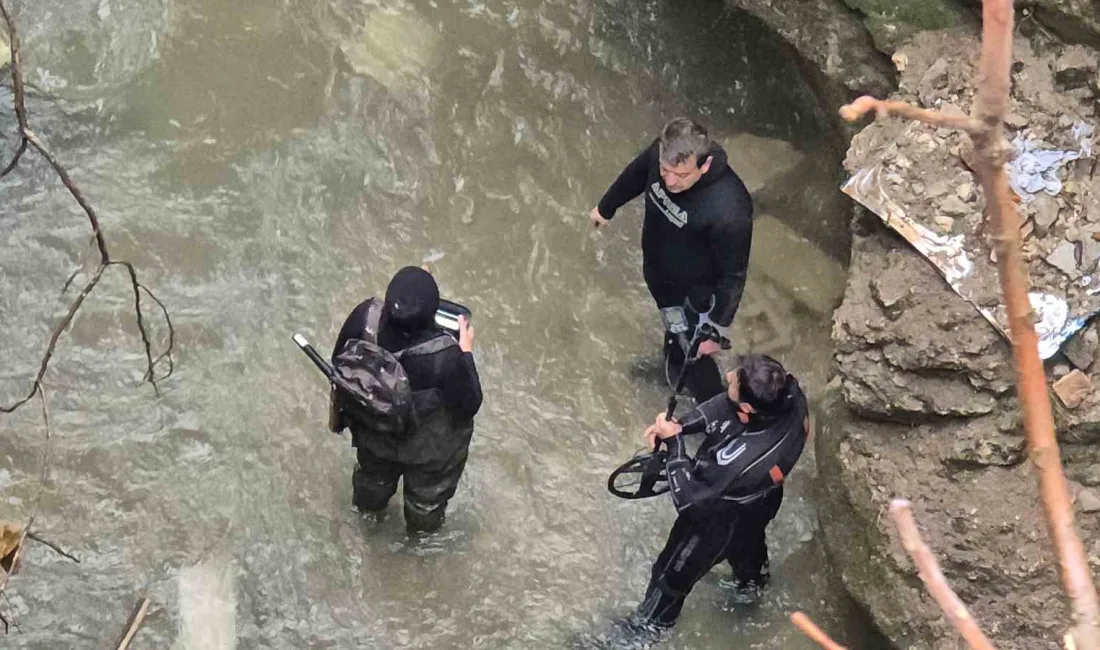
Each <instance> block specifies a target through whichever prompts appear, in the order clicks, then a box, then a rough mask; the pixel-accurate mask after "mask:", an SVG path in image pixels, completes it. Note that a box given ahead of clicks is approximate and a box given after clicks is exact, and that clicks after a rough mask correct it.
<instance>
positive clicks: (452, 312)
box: [435, 298, 473, 337]
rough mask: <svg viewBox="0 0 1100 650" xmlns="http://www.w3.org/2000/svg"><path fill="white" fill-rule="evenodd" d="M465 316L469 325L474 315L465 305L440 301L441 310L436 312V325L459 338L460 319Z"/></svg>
mask: <svg viewBox="0 0 1100 650" xmlns="http://www.w3.org/2000/svg"><path fill="white" fill-rule="evenodd" d="M459 316H465V317H466V322H467V323H469V322H470V320H471V319H472V318H473V313H472V312H471V311H470V310H469V308H467V307H466V306H465V305H460V304H458V303H457V302H454V301H451V300H444V299H442V298H441V299H440V300H439V309H438V310H437V311H436V312H435V324H436V325H438V326H440V327H442V328H443V329H445V330H447V331H448V332H451V333H452V334H454V335H455V336H456V337H457V336H458V317H459Z"/></svg>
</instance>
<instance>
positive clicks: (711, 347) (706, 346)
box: [695, 339, 722, 359]
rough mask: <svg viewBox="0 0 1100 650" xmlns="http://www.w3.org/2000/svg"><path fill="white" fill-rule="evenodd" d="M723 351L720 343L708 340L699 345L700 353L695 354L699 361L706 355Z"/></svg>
mask: <svg viewBox="0 0 1100 650" xmlns="http://www.w3.org/2000/svg"><path fill="white" fill-rule="evenodd" d="M721 349H722V346H721V345H720V344H719V343H718V341H712V340H710V339H707V340H705V341H702V342H700V343H699V351H698V352H697V353H696V354H695V358H696V359H698V358H700V357H702V356H703V355H704V354H714V353H715V352H718V351H719V350H721Z"/></svg>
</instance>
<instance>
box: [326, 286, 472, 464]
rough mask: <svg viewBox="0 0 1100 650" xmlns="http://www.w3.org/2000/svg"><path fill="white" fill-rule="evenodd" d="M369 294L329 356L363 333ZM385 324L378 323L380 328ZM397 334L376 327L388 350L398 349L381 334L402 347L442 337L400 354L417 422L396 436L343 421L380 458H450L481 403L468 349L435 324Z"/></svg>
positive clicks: (463, 443)
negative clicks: (419, 349) (419, 350)
mask: <svg viewBox="0 0 1100 650" xmlns="http://www.w3.org/2000/svg"><path fill="white" fill-rule="evenodd" d="M373 300H374V299H369V300H366V301H364V302H363V303H361V304H360V305H359V306H358V307H356V308H355V310H353V311H352V312H351V314H350V315H349V316H348V318H347V320H346V321H345V322H344V326H343V327H342V328H341V329H340V335H339V337H338V338H337V341H336V346H335V349H334V350H333V356H334V357H335V356H336V354H338V353H339V352H340V351H341V350H342V349H343V347H344V344H345V343H346V342H347V341H348V340H349V339H352V338H359V337H361V336H362V335H363V331H364V329H365V326H366V321H367V312H368V310H369V309H370V305H371V302H372V301H373ZM385 327H386V325H385V324H383V325H382V329H385ZM402 334H403V335H402V336H385V337H384V336H382V335H381V332H380V333H379V343H380V345H382V346H383V347H385V348H386V349H388V350H389V351H390V352H397V351H398V350H395V349H391V346H387V344H385V343H382V341H383V340H384V339H385V340H391V341H394V342H396V341H400V342H401V344H400V346H399V347H400V348H402V349H405V348H412V346H415V345H419V344H420V343H425V342H429V341H432V340H433V339H436V338H439V337H446V338H447V341H445V343H448V344H447V345H437V346H432V345H429V346H427V347H428V348H435V349H434V350H433V351H430V352H429V351H427V350H425V351H424V352H422V353H416V354H413V353H412V352H411V351H410V352H409V353H407V354H405V355H404V356H403V357H402V358H401V367H402V368H404V369H405V374H406V376H407V377H408V379H409V387H410V388H411V389H412V391H413V394H412V401H413V408H414V409H415V411H416V417H417V423H416V426H415V427H414V428H413V430H412V431H410V432H409V433H408V434H407V435H405V436H400V437H398V436H393V435H389V434H380V433H379V432H376V431H372V430H371V429H370V427H369V426H366V425H364V424H363V423H361V422H359V423H357V422H355V421H354V420H352V419H349V420H348V421H347V425H348V427H349V428H350V429H351V433H352V442H353V444H354V445H355V446H356V447H358V448H360V449H364V448H365V449H367V450H369V451H370V452H371V453H372V454H374V455H375V456H377V457H379V458H384V459H386V460H389V461H393V462H397V463H403V464H405V465H421V464H426V463H437V462H440V461H443V460H446V459H449V458H453V457H454V456H455V454H456V453H459V452H460V451H461V450H462V449H463V448H465V447H468V446H469V444H470V440H471V438H472V437H473V434H474V420H473V418H474V415H476V414H477V412H478V410H479V409H480V408H481V382H480V381H479V379H478V375H477V368H476V367H475V366H474V357H473V354H471V353H469V352H463V351H462V350H461V349H460V348H459V347H458V343H457V342H455V341H454V339H453V338H451V337H450V334H447V333H446V332H445V331H444V330H442V329H440V328H438V327H435V326H434V325H433V326H429V327H426V328H424V329H422V330H420V331H417V332H409V333H402ZM333 405H334V406H335V407H337V408H338V407H339V400H338V399H337V400H335V401H334V402H333ZM337 417H339V416H337ZM336 424H337V430H339V429H340V428H342V424H341V423H336ZM330 426H331V425H330Z"/></svg>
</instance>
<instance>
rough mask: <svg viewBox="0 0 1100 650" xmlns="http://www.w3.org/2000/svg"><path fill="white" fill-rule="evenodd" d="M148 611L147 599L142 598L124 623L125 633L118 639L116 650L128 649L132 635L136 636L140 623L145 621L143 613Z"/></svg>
mask: <svg viewBox="0 0 1100 650" xmlns="http://www.w3.org/2000/svg"><path fill="white" fill-rule="evenodd" d="M148 609H149V599H148V598H147V597H142V599H141V602H140V603H138V606H137V607H136V608H134V611H133V613H132V614H130V618H129V619H127V621H126V633H125V634H123V635H122V638H121V639H119V642H118V648H116V650H126V648H128V647H130V641H133V640H134V635H135V634H137V631H138V628H139V627H141V622H142V621H144V620H145V612H146V610H148Z"/></svg>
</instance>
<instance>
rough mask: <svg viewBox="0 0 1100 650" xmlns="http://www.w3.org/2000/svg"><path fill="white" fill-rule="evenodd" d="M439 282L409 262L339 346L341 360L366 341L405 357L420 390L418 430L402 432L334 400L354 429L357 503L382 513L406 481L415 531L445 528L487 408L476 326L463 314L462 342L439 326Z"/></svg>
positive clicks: (337, 417)
mask: <svg viewBox="0 0 1100 650" xmlns="http://www.w3.org/2000/svg"><path fill="white" fill-rule="evenodd" d="M438 309H439V287H438V286H437V285H436V282H435V278H433V277H432V276H431V274H430V273H428V271H426V270H424V269H420V268H416V267H413V266H407V267H405V268H403V269H401V270H400V271H398V272H397V274H396V275H394V276H393V279H392V280H390V284H389V286H388V287H387V288H386V298H385V300H384V301H381V300H378V299H377V298H368V299H367V300H364V301H363V302H362V303H360V304H359V305H358V306H357V307H356V308H355V309H354V310H353V311H352V312H351V314H350V315H349V316H348V317H347V320H346V321H345V322H344V326H343V327H342V328H341V329H340V335H339V336H338V337H337V339H336V346H335V348H334V349H333V351H332V357H333V365H337V363H336V359H337V357H338V356H339V355H340V354H341V353H342V352H344V351H345V346H346V345H347V343H348V342H349V341H353V340H355V339H361V340H365V341H370V342H371V343H372V344H374V345H377V346H378V347H380V348H382V349H384V350H386V351H388V352H390V353H392V354H393V355H395V356H396V357H397V358H398V360H399V361H400V365H401V368H402V369H404V372H405V375H406V377H407V378H408V387H409V388H410V389H411V390H412V405H413V410H414V412H415V418H414V424H413V425H412V427H411V430H409V431H406V432H404V433H400V434H396V433H393V432H389V431H380V430H378V427H377V426H375V427H372V423H371V420H370V419H369V418H362V417H359V418H357V417H356V414H355V409H354V404H351V403H348V402H346V401H344V400H341V398H340V395H339V393H336V394H335V396H334V401H333V410H334V416H333V418H332V419H333V422H331V423H330V428H331V429H332V430H333V431H342V430H343V429H344V427H345V425H346V426H348V427H349V428H350V429H351V432H352V443H353V444H354V445H355V447H356V451H357V456H358V460H359V463H358V465H357V466H356V468H355V473H354V474H353V475H352V489H353V497H352V501H353V502H354V503H355V506H356V507H357V508H359V509H360V510H363V511H366V512H375V513H379V512H381V511H383V510H385V508H386V504H387V503H389V500H390V497H392V496H393V494H394V493H395V492H396V491H397V481H398V479H400V478H401V477H402V476H404V478H405V487H404V497H405V526H406V528H407V529H408V531H409V532H410V533H416V532H433V531H435V530H438V529H439V527H440V526H442V525H443V519H444V516H445V514H446V509H447V502H448V501H449V500H450V498H451V497H453V496H454V494H455V490H456V489H457V487H458V480H459V478H460V477H461V476H462V470H463V469H464V468H465V467H466V457H467V454H468V452H469V448H470V440H471V438H472V437H473V433H474V420H473V418H474V415H476V414H477V412H478V409H480V408H481V383H480V381H479V379H478V374H477V368H476V366H475V365H474V355H473V350H474V329H473V328H472V327H470V325H469V324H468V323H467V322H466V318H465V317H464V316H460V317H459V334H458V341H457V342H456V341H455V339H454V338H452V337H451V335H450V334H448V333H447V332H446V331H444V330H443V329H441V328H440V327H438V326H437V325H436V324H435V314H436V311H437V310H438Z"/></svg>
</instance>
